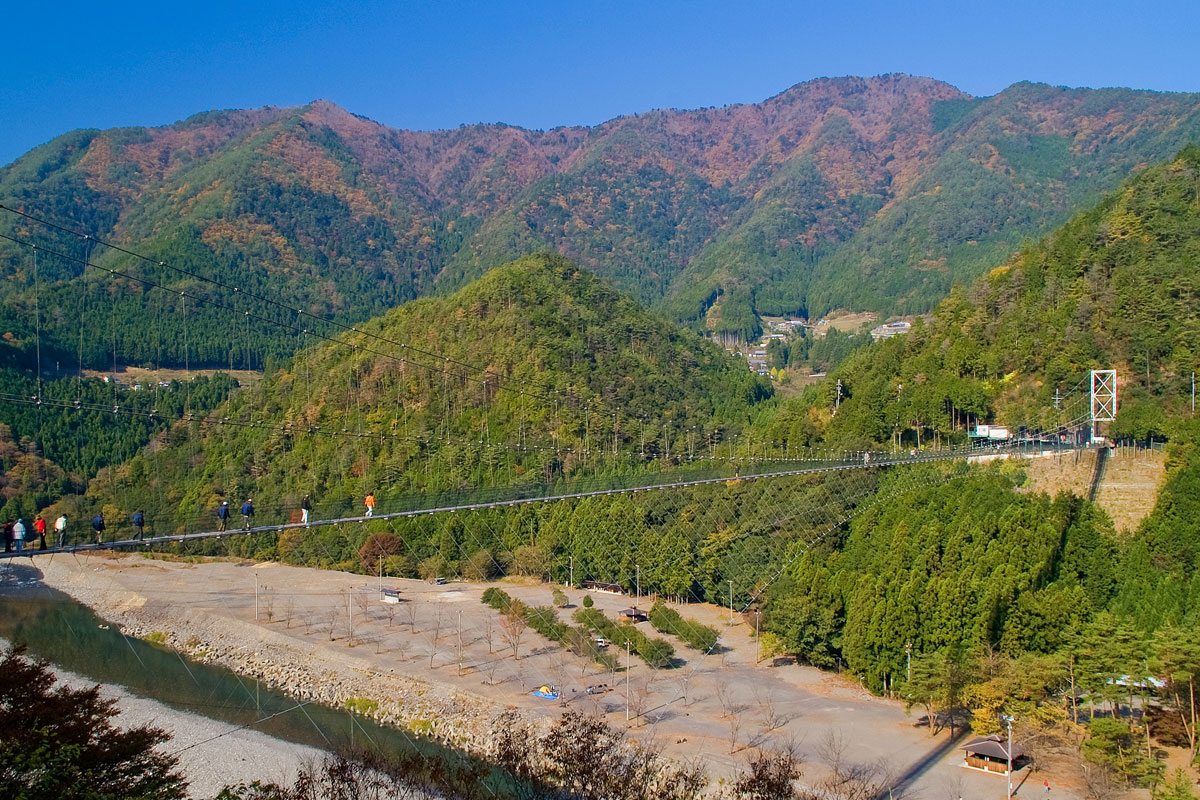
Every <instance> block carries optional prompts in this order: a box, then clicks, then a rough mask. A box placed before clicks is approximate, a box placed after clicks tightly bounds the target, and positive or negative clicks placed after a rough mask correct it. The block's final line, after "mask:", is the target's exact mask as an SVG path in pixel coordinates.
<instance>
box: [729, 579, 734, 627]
mask: <svg viewBox="0 0 1200 800" xmlns="http://www.w3.org/2000/svg"><path fill="white" fill-rule="evenodd" d="M729 624H730V625H732V624H733V581H730V582H729Z"/></svg>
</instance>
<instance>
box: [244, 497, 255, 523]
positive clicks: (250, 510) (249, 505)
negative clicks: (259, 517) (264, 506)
mask: <svg viewBox="0 0 1200 800" xmlns="http://www.w3.org/2000/svg"><path fill="white" fill-rule="evenodd" d="M253 516H254V501H253V500H251V499H250V498H249V497H247V498H246V502H244V503H242V530H244V531H249V530H250V518H251V517H253Z"/></svg>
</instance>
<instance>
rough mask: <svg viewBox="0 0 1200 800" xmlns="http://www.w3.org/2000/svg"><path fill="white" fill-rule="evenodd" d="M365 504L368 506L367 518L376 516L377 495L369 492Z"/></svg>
mask: <svg viewBox="0 0 1200 800" xmlns="http://www.w3.org/2000/svg"><path fill="white" fill-rule="evenodd" d="M363 503H365V504H366V506H367V516H368V517H373V516H375V495H374V494H373V493H371V492H367V496H366V499H364V500H363Z"/></svg>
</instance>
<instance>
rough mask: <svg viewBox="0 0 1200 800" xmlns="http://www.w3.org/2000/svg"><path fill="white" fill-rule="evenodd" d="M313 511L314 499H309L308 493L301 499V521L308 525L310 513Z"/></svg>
mask: <svg viewBox="0 0 1200 800" xmlns="http://www.w3.org/2000/svg"><path fill="white" fill-rule="evenodd" d="M311 512H312V500H309V499H308V495H304V499H303V500H301V501H300V522H302V523H303V524H305V525H308V515H309V514H310V513H311Z"/></svg>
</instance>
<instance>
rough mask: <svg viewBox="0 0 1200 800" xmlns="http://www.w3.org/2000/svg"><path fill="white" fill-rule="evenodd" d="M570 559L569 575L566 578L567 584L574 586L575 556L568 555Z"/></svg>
mask: <svg viewBox="0 0 1200 800" xmlns="http://www.w3.org/2000/svg"><path fill="white" fill-rule="evenodd" d="M569 558H570V559H571V577H570V578H569V579H568V580H567V586H571V587H574V586H575V556H569Z"/></svg>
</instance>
